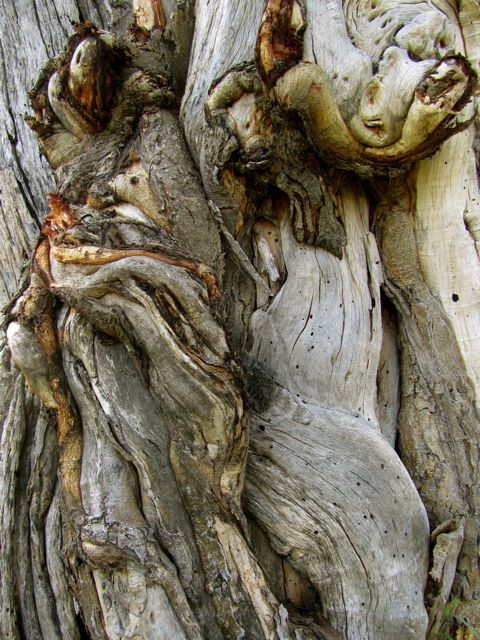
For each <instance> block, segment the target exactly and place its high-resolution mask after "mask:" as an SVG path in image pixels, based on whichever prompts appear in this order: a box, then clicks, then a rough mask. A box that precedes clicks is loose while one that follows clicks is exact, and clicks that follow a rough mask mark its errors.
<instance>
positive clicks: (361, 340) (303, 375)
mask: <svg viewBox="0 0 480 640" xmlns="http://www.w3.org/2000/svg"><path fill="white" fill-rule="evenodd" d="M339 202H340V215H341V218H342V221H343V223H344V225H345V230H346V234H347V238H348V242H347V246H346V249H345V256H344V258H343V259H342V260H339V259H338V258H336V257H334V256H333V255H332V254H330V253H328V252H327V251H325V250H323V249H319V248H314V247H309V246H307V245H305V244H302V243H299V242H297V241H296V240H295V239H294V238H293V236H292V232H291V228H290V221H289V220H288V218H286V219H284V221H283V224H282V225H281V236H282V237H281V246H282V252H283V257H284V261H285V268H286V271H287V273H288V276H287V280H286V282H285V283H284V284H283V286H282V288H281V290H280V291H279V293H278V294H277V296H276V297H275V298H274V299H273V301H272V303H271V304H270V305H269V306H266V307H265V308H260V309H258V310H257V311H256V312H255V313H254V314H253V316H252V320H251V324H250V333H251V337H252V341H253V346H252V348H251V351H250V355H251V357H252V358H253V360H254V361H255V362H258V364H259V366H261V367H262V368H265V372H266V374H267V375H269V374H271V376H272V377H273V379H274V380H275V381H276V382H278V383H279V384H280V385H281V386H283V387H285V388H286V389H288V390H289V391H290V392H291V393H292V394H293V395H295V394H298V395H299V396H300V397H301V398H302V399H304V400H306V401H308V402H314V403H317V404H318V405H320V406H323V407H328V408H331V409H340V410H344V411H348V412H350V413H352V414H355V415H360V416H362V417H364V418H365V420H368V421H369V422H371V423H372V425H378V421H377V416H376V411H375V410H376V376H377V368H378V362H379V355H380V347H381V340H382V329H381V317H380V314H381V305H380V288H379V287H380V282H381V277H382V276H381V267H380V259H379V256H378V252H377V249H376V245H375V241H374V239H373V237H372V236H371V235H370V232H369V229H368V209H367V204H366V201H365V199H364V198H362V195H361V193H358V191H357V192H354V191H353V190H352V189H350V188H348V187H346V188H344V189H343V190H342V191H341V192H340V197H339Z"/></svg>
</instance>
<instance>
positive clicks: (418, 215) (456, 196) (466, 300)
mask: <svg viewBox="0 0 480 640" xmlns="http://www.w3.org/2000/svg"><path fill="white" fill-rule="evenodd" d="M473 136H474V131H473V130H472V129H471V128H470V129H469V130H468V131H465V132H464V133H461V134H458V135H456V136H455V137H453V138H452V139H451V140H449V141H448V142H446V143H445V144H444V145H443V146H442V149H441V150H440V151H439V152H438V153H437V154H436V155H435V156H433V157H432V158H430V159H427V160H422V161H421V162H419V164H418V167H417V169H416V171H415V174H414V179H415V188H416V208H415V237H416V241H417V247H418V255H419V260H420V265H421V267H422V273H423V276H424V278H425V280H426V282H427V284H428V285H429V286H430V288H431V290H432V292H433V293H434V295H435V296H438V298H439V300H440V301H441V304H442V307H443V309H444V310H445V312H446V314H447V316H448V318H449V320H450V322H451V323H452V326H453V329H454V331H455V335H456V338H457V340H458V344H459V346H460V349H461V352H462V354H463V357H464V360H465V364H466V367H467V371H468V374H469V375H470V377H471V379H472V381H473V383H474V384H475V387H476V390H477V391H476V393H477V394H478V393H479V384H480V311H479V310H480V265H479V258H478V253H477V250H476V242H475V239H474V237H472V234H470V232H469V230H468V227H467V225H468V221H470V220H472V219H473V220H478V217H479V215H480V193H479V188H478V182H477V174H476V165H475V156H474V152H473V149H472V146H473ZM477 398H478V395H477Z"/></svg>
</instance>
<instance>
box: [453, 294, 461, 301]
mask: <svg viewBox="0 0 480 640" xmlns="http://www.w3.org/2000/svg"><path fill="white" fill-rule="evenodd" d="M459 299H460V298H459V297H458V293H452V300H453V302H458V301H459Z"/></svg>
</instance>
